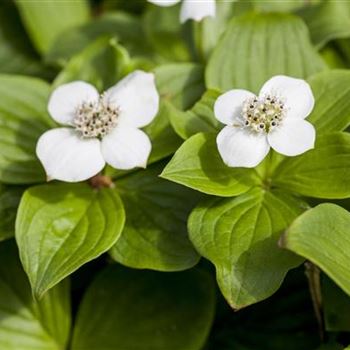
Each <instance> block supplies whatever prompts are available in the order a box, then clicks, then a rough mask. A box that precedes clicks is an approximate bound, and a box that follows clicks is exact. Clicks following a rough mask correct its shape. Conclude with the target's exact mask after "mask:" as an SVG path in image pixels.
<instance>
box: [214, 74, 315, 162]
mask: <svg viewBox="0 0 350 350" xmlns="http://www.w3.org/2000/svg"><path fill="white" fill-rule="evenodd" d="M313 107H314V97H313V94H312V91H311V88H310V86H309V84H308V83H307V82H306V81H304V80H301V79H295V78H290V77H287V76H275V77H273V78H271V79H270V80H268V81H267V82H266V83H265V84H264V86H263V87H262V89H261V90H260V93H259V96H256V95H254V94H253V93H251V92H249V91H246V90H238V89H237V90H231V91H228V92H226V93H224V94H223V95H221V96H220V97H219V98H218V99H217V101H216V103H215V106H214V112H215V116H216V118H217V119H218V120H219V121H220V122H222V123H224V124H226V126H225V127H224V128H223V129H222V130H221V131H220V133H219V134H218V136H217V146H218V150H219V153H220V155H221V157H222V159H223V161H224V162H225V163H226V164H227V165H228V166H230V167H247V168H253V167H255V166H257V165H258V164H259V163H260V162H261V161H262V160H263V159H264V158H265V156H266V155H267V154H268V152H269V150H270V147H272V148H273V149H274V150H275V151H277V152H278V153H281V154H284V155H286V156H296V155H299V154H301V153H304V152H306V151H308V150H310V149H312V148H314V143H315V134H316V133H315V128H314V127H313V125H312V124H310V123H309V122H307V121H306V120H304V119H305V118H306V117H307V116H308V115H309V114H310V113H311V111H312V110H313Z"/></svg>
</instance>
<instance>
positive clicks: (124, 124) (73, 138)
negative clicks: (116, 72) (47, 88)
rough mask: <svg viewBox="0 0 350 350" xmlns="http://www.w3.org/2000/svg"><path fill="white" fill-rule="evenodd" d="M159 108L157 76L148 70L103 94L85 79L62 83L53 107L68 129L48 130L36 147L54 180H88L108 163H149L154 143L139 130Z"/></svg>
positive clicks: (56, 117)
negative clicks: (155, 77)
mask: <svg viewBox="0 0 350 350" xmlns="http://www.w3.org/2000/svg"><path fill="white" fill-rule="evenodd" d="M158 106H159V95H158V92H157V89H156V86H155V79H154V75H153V74H151V73H145V72H142V71H135V72H133V73H131V74H129V75H128V76H127V77H126V78H124V79H123V80H121V81H120V82H119V83H118V84H116V85H115V86H113V87H111V88H110V89H109V90H107V91H106V92H105V93H104V94H102V95H100V94H99V93H98V92H97V90H96V89H95V87H93V86H92V85H90V84H88V83H86V82H83V81H75V82H72V83H68V84H65V85H61V86H59V87H58V88H57V89H56V90H54V91H53V93H52V95H51V97H50V100H49V105H48V110H49V113H50V115H51V117H52V118H53V119H54V120H55V121H56V122H58V123H60V124H63V125H66V127H62V128H57V129H52V130H49V131H47V132H45V133H44V134H43V135H42V136H41V137H40V139H39V141H38V143H37V148H36V152H37V155H38V158H39V159H40V161H41V162H42V164H43V166H44V168H45V170H46V173H47V177H48V179H57V180H62V181H67V182H77V181H83V180H87V179H89V178H91V177H92V176H94V175H96V174H98V173H99V172H100V171H101V170H102V169H103V168H104V166H105V164H106V163H107V164H109V165H111V166H112V167H114V168H116V169H125V170H127V169H132V168H135V167H146V164H147V159H148V157H149V154H150V152H151V148H152V145H151V142H150V140H149V138H148V136H147V135H146V134H145V133H144V132H143V131H141V130H139V128H142V127H144V126H146V125H148V124H149V123H150V122H151V121H152V120H153V119H154V117H155V116H156V114H157V112H158Z"/></svg>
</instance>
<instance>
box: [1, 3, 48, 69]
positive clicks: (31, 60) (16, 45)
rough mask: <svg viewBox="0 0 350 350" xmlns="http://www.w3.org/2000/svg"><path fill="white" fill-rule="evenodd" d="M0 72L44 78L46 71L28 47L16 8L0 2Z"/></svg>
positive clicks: (32, 50)
mask: <svg viewBox="0 0 350 350" xmlns="http://www.w3.org/2000/svg"><path fill="white" fill-rule="evenodd" d="M0 72H1V73H12V74H27V75H40V76H46V75H47V73H48V72H47V70H46V69H45V68H44V67H43V66H42V64H40V62H39V57H38V55H37V53H36V52H35V50H34V48H33V47H32V46H31V45H30V42H29V39H28V37H27V35H26V32H25V30H24V28H23V26H22V23H21V20H20V18H19V15H18V13H17V10H16V7H15V6H14V4H13V3H12V2H10V1H1V2H0Z"/></svg>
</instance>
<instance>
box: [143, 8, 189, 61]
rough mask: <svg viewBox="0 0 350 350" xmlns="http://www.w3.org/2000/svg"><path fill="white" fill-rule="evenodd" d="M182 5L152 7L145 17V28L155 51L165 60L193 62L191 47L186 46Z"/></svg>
mask: <svg viewBox="0 0 350 350" xmlns="http://www.w3.org/2000/svg"><path fill="white" fill-rule="evenodd" d="M179 8H180V5H178V6H170V7H163V6H155V5H150V6H149V9H148V11H147V12H146V13H145V15H144V17H143V27H144V30H145V33H146V36H147V39H148V41H149V42H150V44H151V45H152V46H153V49H154V51H155V52H156V53H158V54H159V55H160V56H161V57H162V58H163V59H165V60H169V61H171V62H174V61H191V53H190V50H189V46H188V45H187V44H186V40H185V39H186V34H187V33H186V27H185V26H183V25H182V23H180V11H179Z"/></svg>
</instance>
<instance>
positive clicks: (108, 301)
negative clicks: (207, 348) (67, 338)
mask: <svg viewBox="0 0 350 350" xmlns="http://www.w3.org/2000/svg"><path fill="white" fill-rule="evenodd" d="M214 307H215V288H214V284H213V280H212V279H211V277H210V276H209V275H208V274H207V273H204V272H203V271H198V270H190V271H185V272H175V273H171V274H168V273H160V272H154V271H139V270H129V269H125V268H122V267H120V266H115V265H114V266H110V267H108V268H107V269H105V270H104V271H102V273H101V274H100V275H99V276H98V277H97V278H96V280H95V281H94V282H93V283H92V285H91V286H90V288H89V289H88V291H87V293H86V295H85V297H84V299H83V302H82V305H81V306H80V309H79V312H78V317H77V323H76V326H75V329H74V335H73V343H72V350H83V349H123V350H134V349H137V348H140V346H141V348H142V349H147V350H163V349H167V350H179V349H181V350H200V349H202V348H203V345H204V343H205V340H206V338H207V336H208V333H209V330H210V327H211V324H212V321H213V316H214ZM140 344H142V345H140Z"/></svg>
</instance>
